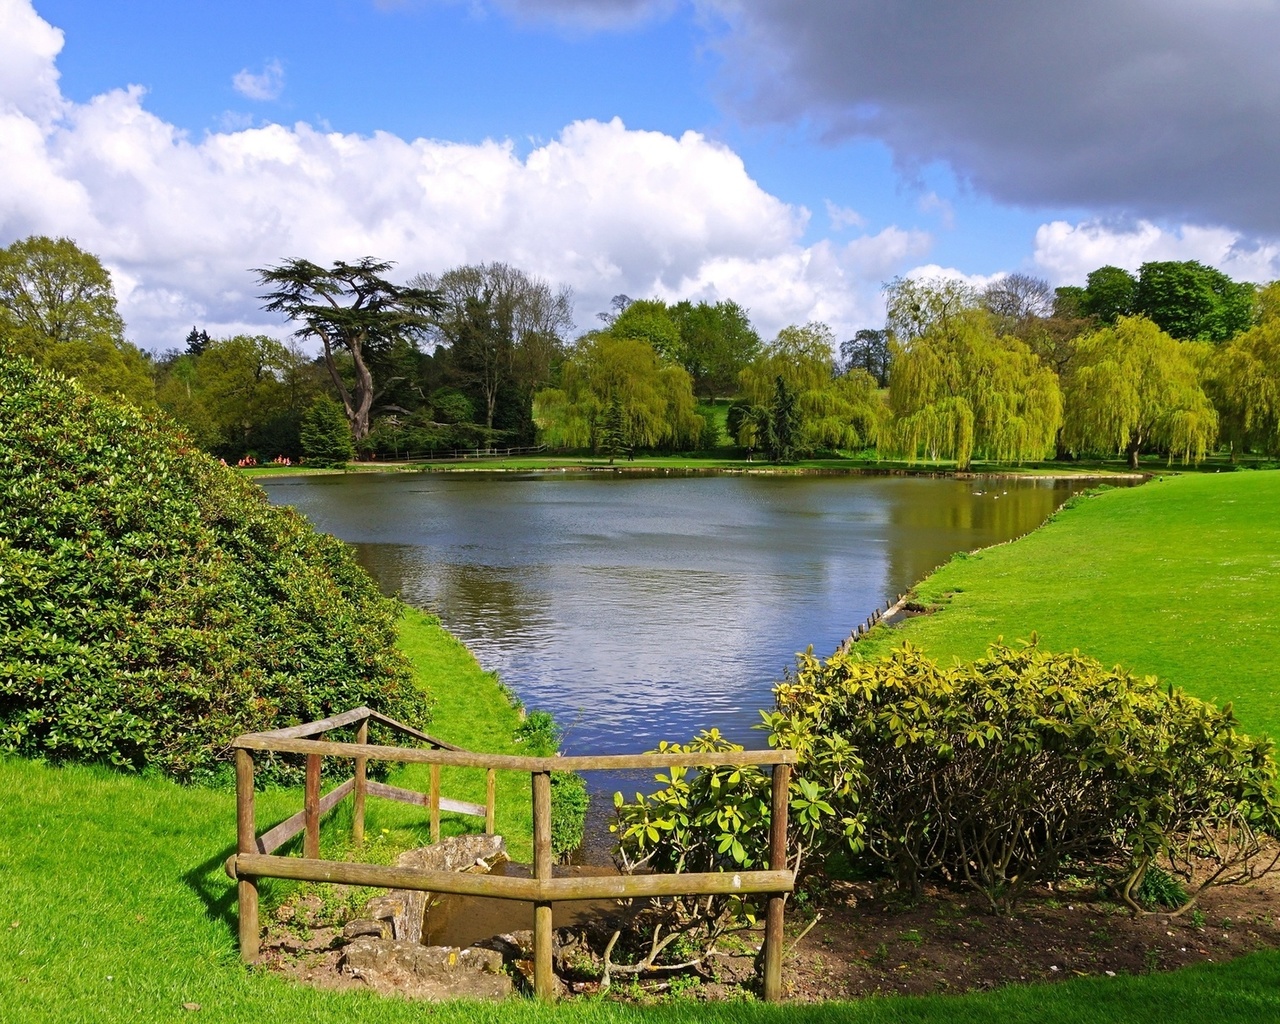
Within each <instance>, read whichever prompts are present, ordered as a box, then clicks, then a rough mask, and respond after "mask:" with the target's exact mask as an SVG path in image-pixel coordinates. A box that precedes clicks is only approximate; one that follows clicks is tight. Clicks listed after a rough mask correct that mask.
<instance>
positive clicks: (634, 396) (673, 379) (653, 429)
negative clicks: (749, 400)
mask: <svg viewBox="0 0 1280 1024" xmlns="http://www.w3.org/2000/svg"><path fill="white" fill-rule="evenodd" d="M615 403H616V404H617V406H618V412H619V418H620V420H621V423H620V426H619V425H618V424H616V423H615V424H614V425H613V426H612V427H611V428H610V425H609V422H608V421H609V417H610V410H611V409H612V407H613V406H614V404H615ZM534 421H535V422H536V423H537V425H538V429H539V432H540V436H541V437H542V438H543V439H544V440H545V442H546V443H547V444H551V445H556V446H565V447H570V448H591V449H592V450H593V451H598V450H599V449H600V448H601V447H602V445H603V444H604V442H605V433H606V429H607V428H609V429H611V430H612V431H613V432H614V434H616V437H615V440H620V441H621V443H622V445H623V446H624V447H625V448H653V447H665V448H672V449H676V450H688V449H691V448H693V447H694V445H696V444H697V442H698V439H699V437H700V436H701V434H702V428H703V419H702V417H701V416H699V415H698V413H697V405H696V403H695V401H694V398H693V387H692V383H691V381H690V380H689V375H688V374H687V373H686V372H685V371H684V369H683V367H680V366H673V365H671V364H669V363H667V364H664V363H663V361H662V360H661V359H659V357H658V354H657V352H655V351H654V350H653V346H652V345H650V344H649V343H648V342H647V341H644V340H642V339H640V338H618V337H615V336H614V335H613V334H612V332H610V331H595V332H592V333H590V334H587V335H584V336H583V337H582V338H580V339H579V340H578V342H577V344H576V345H575V346H574V348H573V349H572V350H571V351H570V353H569V355H568V357H567V358H566V360H565V363H564V366H563V368H562V371H561V385H560V387H559V388H545V389H543V390H542V391H540V392H538V394H537V395H536V397H535V399H534Z"/></svg>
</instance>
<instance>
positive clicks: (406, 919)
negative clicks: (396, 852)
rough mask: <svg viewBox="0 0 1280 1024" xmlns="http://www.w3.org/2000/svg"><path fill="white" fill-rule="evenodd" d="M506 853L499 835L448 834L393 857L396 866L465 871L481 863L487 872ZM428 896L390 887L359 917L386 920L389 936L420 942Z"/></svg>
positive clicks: (366, 907)
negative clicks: (388, 925)
mask: <svg viewBox="0 0 1280 1024" xmlns="http://www.w3.org/2000/svg"><path fill="white" fill-rule="evenodd" d="M506 855H507V848H506V844H505V843H504V842H503V840H502V836H450V837H449V838H447V839H443V840H441V841H440V842H439V843H436V844H435V845H434V846H422V847H419V848H418V849H416V850H406V851H405V852H404V853H402V854H400V856H399V857H397V858H396V867H398V868H420V869H422V870H424V871H465V870H467V869H469V868H471V867H474V866H475V865H476V864H477V862H480V863H483V865H484V868H483V870H486V871H487V870H488V866H489V864H490V863H492V862H493V861H494V860H497V859H501V858H504V857H506ZM430 899H431V894H430V893H427V892H417V891H414V890H410V889H392V890H391V891H390V892H388V893H387V894H386V895H385V896H378V897H376V898H375V899H372V900H370V901H369V903H368V904H367V905H366V906H365V909H364V913H363V914H362V915H361V916H362V917H367V918H370V919H372V920H375V921H387V922H388V923H389V924H390V926H391V937H392V938H395V939H403V940H404V941H406V942H414V943H417V942H421V941H422V921H423V917H424V915H425V913H426V909H427V903H428V902H429V901H430Z"/></svg>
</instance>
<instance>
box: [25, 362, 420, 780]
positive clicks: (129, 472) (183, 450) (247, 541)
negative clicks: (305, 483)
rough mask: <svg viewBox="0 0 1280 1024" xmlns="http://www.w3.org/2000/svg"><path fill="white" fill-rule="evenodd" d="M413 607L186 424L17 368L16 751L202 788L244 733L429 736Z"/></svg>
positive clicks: (282, 770) (277, 771)
mask: <svg viewBox="0 0 1280 1024" xmlns="http://www.w3.org/2000/svg"><path fill="white" fill-rule="evenodd" d="M398 607H399V606H398V605H397V604H396V603H395V602H393V601H389V600H387V599H385V598H383V597H382V596H381V595H380V594H379V593H378V591H377V589H376V587H375V586H374V584H373V581H372V580H371V579H370V578H369V576H368V575H367V574H366V573H365V572H364V571H363V570H362V569H361V568H360V567H359V565H357V564H356V562H355V560H354V559H353V558H352V556H351V553H350V552H349V551H348V549H347V548H346V547H345V546H344V545H343V544H342V543H341V542H339V541H337V540H335V539H334V538H332V537H329V536H326V535H323V534H319V533H316V531H315V530H313V529H312V528H311V526H310V525H309V524H308V523H307V522H306V520H305V519H303V518H302V517H301V516H300V515H297V514H296V513H294V512H292V511H290V510H288V509H279V508H275V507H273V506H271V505H270V504H268V502H267V500H266V496H265V495H264V494H263V492H262V491H261V489H260V488H258V487H256V486H255V485H253V484H251V483H249V482H247V481H245V480H243V479H241V478H240V477H239V476H238V475H237V474H236V473H235V472H234V471H233V470H230V469H227V468H226V467H225V466H222V465H219V464H218V463H217V462H216V461H214V460H213V459H210V458H209V457H208V456H206V455H204V454H202V453H201V452H199V451H198V450H197V449H196V448H195V447H194V446H193V445H191V444H189V443H187V442H186V441H185V440H184V439H182V438H181V437H175V436H173V433H172V428H171V426H170V425H169V424H168V423H166V422H164V421H159V420H153V419H151V418H148V417H147V416H145V415H143V414H142V413H140V412H138V411H136V410H134V409H129V408H124V407H121V406H117V405H114V404H111V403H109V402H106V401H103V400H101V399H97V398H94V397H91V396H88V395H86V394H84V393H83V392H81V390H80V389H79V387H78V386H77V385H76V384H75V383H73V382H71V381H68V380H66V379H64V378H61V377H59V376H57V375H54V374H50V373H48V372H46V371H43V370H37V369H36V368H34V367H33V366H32V365H31V364H29V363H26V362H25V361H0V752H8V753H17V754H22V755H25V756H38V757H44V758H47V759H49V760H53V761H61V760H83V761H104V762H110V763H113V764H116V765H119V766H122V767H130V768H135V769H143V768H155V769H159V770H161V771H163V772H165V773H166V774H169V775H171V776H174V777H176V778H179V779H183V780H194V781H200V780H209V779H212V778H214V777H217V776H220V775H222V774H223V773H225V771H226V765H227V759H228V756H229V751H228V748H227V744H228V742H229V740H230V739H231V738H232V737H234V736H236V735H238V734H239V733H242V732H246V731H252V730H259V729H267V728H275V727H278V726H281V725H285V724H293V723H297V722H304V721H309V720H313V719H317V718H321V717H324V716H325V715H328V714H331V713H334V712H337V711H341V710H345V709H347V708H350V707H355V706H358V705H360V704H368V705H369V706H370V707H373V708H375V709H378V710H381V711H383V712H385V713H387V714H390V715H392V716H394V717H396V718H399V719H401V720H402V721H405V722H408V723H411V724H417V725H421V724H423V723H425V722H426V721H427V720H428V719H429V718H430V709H431V699H430V697H429V696H428V695H427V694H425V693H423V692H421V690H420V689H419V688H418V687H417V686H416V685H415V683H414V681H413V680H412V677H411V673H410V670H409V666H408V664H407V662H406V661H405V659H404V657H403V655H401V654H400V652H399V651H398V650H397V649H396V647H395V623H396V617H397V614H398ZM263 767H264V768H265V769H266V775H267V777H268V778H270V777H272V776H273V775H274V776H275V777H282V776H284V775H286V774H290V773H291V771H292V769H291V768H290V767H289V766H287V765H285V764H282V763H277V764H274V765H264V766H263Z"/></svg>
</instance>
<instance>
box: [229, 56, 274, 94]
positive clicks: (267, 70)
mask: <svg viewBox="0 0 1280 1024" xmlns="http://www.w3.org/2000/svg"><path fill="white" fill-rule="evenodd" d="M231 85H232V88H234V89H235V91H236V92H238V93H239V94H240V95H241V96H243V97H245V98H246V99H250V100H276V99H279V98H280V94H281V93H282V92H284V65H282V64H281V63H280V62H279V61H278V60H269V61H267V63H266V64H265V65H263V68H262V70H261V71H260V72H257V73H255V72H253V71H250V70H249V69H248V68H241V69H240V70H239V71H237V72H236V73H235V74H234V75H232V76H231Z"/></svg>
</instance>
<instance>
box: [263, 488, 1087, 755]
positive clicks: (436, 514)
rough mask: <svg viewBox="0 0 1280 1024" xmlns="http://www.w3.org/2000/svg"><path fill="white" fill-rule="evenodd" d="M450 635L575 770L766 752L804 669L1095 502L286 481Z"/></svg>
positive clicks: (282, 499)
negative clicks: (898, 606) (673, 755)
mask: <svg viewBox="0 0 1280 1024" xmlns="http://www.w3.org/2000/svg"><path fill="white" fill-rule="evenodd" d="M264 486H265V487H266V490H267V493H268V494H269V495H270V496H271V500H272V501H274V502H276V503H278V504H287V505H292V506H294V507H295V508H297V509H298V510H299V511H301V512H303V513H304V514H305V515H306V516H307V517H308V518H310V519H311V521H312V522H313V523H315V524H316V526H317V527H319V528H320V529H321V530H325V531H328V532H330V533H333V534H336V535H337V536H338V537H341V538H342V539H343V540H345V541H348V542H350V543H351V544H352V545H354V547H355V549H356V552H357V553H358V556H359V558H360V561H361V562H362V564H363V565H364V566H365V567H366V568H367V569H368V570H369V571H370V572H371V573H372V574H373V576H374V578H375V579H376V580H377V581H378V583H379V585H380V586H381V587H382V589H383V590H384V591H385V592H386V593H388V594H397V593H398V594H400V595H401V596H402V597H403V598H404V599H405V600H406V601H408V602H409V603H411V604H415V605H418V606H421V607H425V608H428V609H431V610H432V611H435V612H436V613H437V614H439V616H440V618H441V619H442V620H443V622H444V623H445V624H446V625H447V626H448V627H449V629H450V630H452V631H453V632H454V633H455V634H456V635H457V636H458V637H459V638H460V639H462V640H463V641H464V642H465V643H466V644H467V645H468V646H469V647H470V648H471V650H472V651H474V652H475V654H476V656H477V657H478V658H479V659H480V662H481V664H483V665H484V666H485V667H486V668H488V669H494V670H497V671H498V672H499V673H500V674H501V676H502V678H503V679H504V680H505V681H506V683H507V684H508V685H509V686H511V687H512V688H513V689H514V690H515V691H516V692H517V693H518V694H519V696H520V698H521V699H522V700H523V701H524V702H525V704H526V705H527V706H529V707H533V708H543V709H546V710H548V711H550V712H552V713H553V714H554V715H555V716H556V718H557V719H558V720H559V721H560V722H561V723H563V724H564V725H565V726H566V730H567V731H566V735H565V739H564V743H563V747H564V749H565V751H566V753H573V754H587V753H628V752H638V751H643V750H647V749H649V748H651V747H654V746H656V745H657V743H658V741H659V740H661V739H671V740H684V739H687V738H689V737H690V736H692V735H694V734H695V733H696V732H697V731H698V730H699V729H702V728H710V727H713V726H714V727H717V728H719V729H720V730H721V731H722V732H723V733H725V734H727V735H728V736H730V737H731V738H733V739H735V740H737V741H739V742H743V743H745V744H746V745H747V746H750V747H760V746H763V745H764V743H763V737H762V736H761V735H759V734H758V733H756V734H753V732H752V726H753V725H755V724H756V723H757V722H758V721H759V709H760V708H763V707H768V706H769V705H770V703H771V697H770V690H771V687H772V685H773V683H774V682H775V681H777V680H778V679H780V678H781V677H782V675H783V673H784V671H785V669H786V668H787V667H788V666H790V665H792V664H794V658H795V653H796V652H797V651H801V650H803V649H804V648H805V647H807V646H808V645H810V644H812V645H813V649H814V651H815V653H818V654H821V655H828V654H830V653H831V652H832V651H833V650H834V649H835V648H836V647H837V646H838V645H839V644H840V643H841V641H842V640H843V639H844V638H845V637H846V636H848V634H849V632H850V630H851V629H852V628H853V627H854V626H855V625H856V624H857V623H858V622H860V621H862V620H864V619H865V618H866V617H867V616H868V615H869V614H870V613H871V612H872V611H873V610H874V609H875V608H876V607H877V606H879V607H884V606H885V605H886V604H888V603H889V602H890V600H891V599H892V598H893V597H894V596H895V595H897V594H898V593H900V592H902V591H905V590H906V589H907V588H908V587H910V586H911V585H912V584H913V583H915V582H916V581H918V580H919V579H920V578H921V577H922V576H924V575H925V574H926V573H928V572H929V571H930V570H931V569H933V568H934V567H935V566H937V565H939V564H940V563H942V562H944V561H945V560H946V559H947V558H948V557H949V556H950V555H951V554H952V553H954V552H956V551H961V550H972V549H973V548H977V547H983V546H986V545H989V544H994V543H997V542H1000V541H1004V540H1008V539H1010V538H1013V537H1016V536H1019V535H1021V534H1023V533H1026V532H1027V531H1028V530H1031V529H1033V528H1034V527H1036V526H1038V525H1039V524H1040V523H1041V522H1043V521H1044V519H1045V518H1046V517H1047V516H1048V515H1049V514H1050V513H1051V512H1052V511H1053V510H1054V509H1055V508H1056V507H1057V506H1058V505H1060V504H1061V503H1062V502H1063V501H1064V500H1066V498H1068V497H1069V496H1070V495H1071V494H1073V493H1075V492H1076V491H1079V490H1081V489H1083V488H1085V487H1087V486H1089V485H1088V483H1086V482H1083V481H1072V482H1067V481H1052V480H1037V479H1030V478H1028V479H1020V480H994V479H988V480H952V479H927V478H912V477H846V476H841V477H763V476H713V477H682V478H677V477H667V476H662V475H656V476H635V475H621V474H612V473H584V474H553V475H516V474H508V473H501V474H485V473H468V474H387V475H383V474H370V475H352V476H341V477H337V476H333V477H300V478H293V479H280V480H274V481H269V482H266V483H265V485H264Z"/></svg>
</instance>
